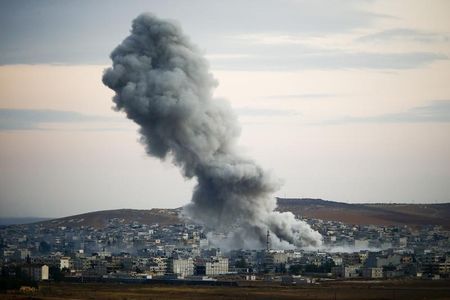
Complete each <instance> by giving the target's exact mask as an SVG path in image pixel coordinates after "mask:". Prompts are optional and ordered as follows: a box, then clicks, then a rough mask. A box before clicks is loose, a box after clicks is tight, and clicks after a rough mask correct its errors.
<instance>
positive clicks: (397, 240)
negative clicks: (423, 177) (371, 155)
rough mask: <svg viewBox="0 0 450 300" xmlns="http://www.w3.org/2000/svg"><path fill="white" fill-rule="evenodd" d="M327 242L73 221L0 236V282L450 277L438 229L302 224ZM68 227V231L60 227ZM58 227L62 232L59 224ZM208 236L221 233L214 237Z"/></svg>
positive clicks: (16, 228) (447, 237)
mask: <svg viewBox="0 0 450 300" xmlns="http://www.w3.org/2000/svg"><path fill="white" fill-rule="evenodd" d="M304 220H305V221H307V222H308V223H309V224H310V225H311V226H312V227H313V228H314V229H316V230H318V231H319V232H320V233H321V234H322V235H323V238H324V246H323V247H322V248H321V249H318V250H317V249H316V250H302V249H290V250H281V249H273V248H272V247H271V238H272V237H271V236H270V234H269V233H268V235H267V245H266V247H265V248H264V249H238V250H221V249H219V248H218V247H217V246H215V245H213V244H211V243H210V241H209V237H210V236H211V233H210V234H207V233H206V232H205V230H204V228H203V227H202V226H199V225H195V224H185V223H180V224H157V223H155V224H152V225H148V224H142V223H139V222H138V221H134V222H126V221H125V220H124V219H120V218H109V219H108V223H107V224H106V225H105V226H103V227H102V228H96V227H94V226H79V225H78V224H79V223H80V222H82V219H77V218H76V217H74V218H73V219H70V220H69V222H65V223H64V224H59V221H58V220H52V221H47V222H41V223H34V224H28V225H13V226H7V227H4V228H1V229H0V257H1V274H2V278H18V277H21V278H23V277H25V278H28V279H30V280H32V281H34V282H39V281H47V280H48V281H71V282H99V281H100V282H101V281H110V282H116V281H117V282H135V283H139V282H168V281H171V282H181V281H182V282H185V283H186V282H189V283H193V284H195V283H197V284H211V285H219V284H252V283H254V284H256V283H257V282H262V281H263V282H266V283H269V282H270V283H279V284H287V285H300V284H314V283H320V282H321V281H330V280H349V279H352V280H357V279H364V280H370V279H377V280H383V279H391V278H415V279H422V280H439V279H445V278H449V275H450V252H449V249H450V232H449V231H447V230H445V229H444V228H443V227H442V226H422V227H421V228H411V227H407V226H375V225H365V226H362V225H359V226H358V225H348V224H344V223H341V222H336V221H323V220H318V219H304ZM67 224H72V225H67ZM63 225H64V226H63ZM214 234H215V239H214V240H216V239H217V238H220V236H221V235H223V233H214Z"/></svg>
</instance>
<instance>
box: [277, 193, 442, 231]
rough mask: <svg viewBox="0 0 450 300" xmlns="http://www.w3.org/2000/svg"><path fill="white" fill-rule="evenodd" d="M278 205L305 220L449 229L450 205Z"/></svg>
mask: <svg viewBox="0 0 450 300" xmlns="http://www.w3.org/2000/svg"><path fill="white" fill-rule="evenodd" d="M277 203H278V209H279V210H280V211H291V212H293V213H294V214H295V215H299V216H303V217H306V218H315V219H322V220H333V221H340V222H344V223H348V224H361V225H362V224H374V225H409V226H421V225H442V226H444V227H446V228H449V229H450V203H442V204H399V203H394V204H387V203H377V204H349V203H342V202H334V201H327V200H322V199H309V198H298V199H292V198H277Z"/></svg>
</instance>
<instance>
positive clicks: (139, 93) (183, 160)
mask: <svg viewBox="0 0 450 300" xmlns="http://www.w3.org/2000/svg"><path fill="white" fill-rule="evenodd" d="M111 59H112V61H113V66H112V68H108V69H107V70H106V71H105V73H104V76H103V82H104V84H105V85H107V86H108V87H109V88H111V89H112V90H114V91H115V93H116V94H115V96H114V97H113V101H114V103H115V105H116V109H117V110H122V111H125V112H126V114H127V116H128V118H130V119H131V120H133V121H134V122H136V123H137V124H139V126H140V130H139V131H140V133H141V135H142V138H141V139H142V142H143V144H144V145H145V147H146V150H147V152H148V154H150V155H152V156H156V157H158V158H160V159H165V158H167V157H171V158H172V159H173V162H174V164H175V165H177V166H178V167H180V169H181V171H182V173H183V175H184V176H185V177H187V178H195V179H196V180H197V185H196V187H195V190H194V193H193V195H192V201H191V203H190V204H188V205H187V206H185V210H184V211H185V213H186V214H187V216H189V217H190V218H191V219H193V220H196V221H199V222H201V223H203V224H204V225H205V226H206V227H207V228H209V229H215V230H222V231H223V230H228V232H231V233H230V235H229V238H228V240H227V243H228V246H229V247H238V248H241V247H261V246H262V245H264V243H265V234H266V230H270V231H271V233H272V236H273V237H274V238H273V239H272V243H273V244H274V246H278V247H288V246H292V245H295V246H319V245H320V244H321V236H320V234H319V233H317V232H316V231H314V230H312V229H311V228H310V227H309V226H308V225H307V224H306V223H305V222H302V221H299V220H296V219H295V217H294V215H293V214H291V213H279V212H274V209H275V207H276V202H275V199H274V198H273V197H272V196H271V194H272V193H273V192H275V191H276V190H277V188H278V184H277V182H276V181H274V180H273V179H272V178H271V177H270V176H269V175H268V174H267V173H266V172H264V170H262V169H261V168H260V167H259V166H258V165H257V164H255V162H253V161H252V160H251V159H248V158H245V157H243V156H242V155H240V154H239V153H238V151H237V148H236V141H237V138H238V136H239V134H240V128H239V126H238V122H237V119H236V116H235V115H234V113H233V111H232V110H231V107H230V105H229V104H228V102H226V101H223V100H220V99H213V98H212V91H213V89H214V88H215V87H216V85H217V81H216V80H215V79H214V78H213V76H212V74H211V73H210V72H209V67H208V63H207V61H206V60H205V58H204V57H203V56H202V54H201V53H200V51H199V50H198V49H197V48H196V47H195V46H194V45H193V44H191V42H190V40H189V38H188V37H187V36H185V35H184V34H183V33H182V31H181V28H180V27H179V26H178V25H177V24H176V23H174V22H171V21H167V20H161V19H158V18H156V17H155V16H153V15H151V14H142V15H140V16H139V17H137V18H136V19H135V20H134V21H133V26H132V30H131V34H130V35H129V36H128V37H127V38H126V39H125V40H124V41H123V42H122V43H121V44H120V45H119V46H117V48H116V49H114V51H113V52H112V53H111Z"/></svg>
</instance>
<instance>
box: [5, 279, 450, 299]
mask: <svg viewBox="0 0 450 300" xmlns="http://www.w3.org/2000/svg"><path fill="white" fill-rule="evenodd" d="M0 299H67V300H68V299H101V300H102V299H104V300H106V299H110V300H116V299H117V300H125V299H155V300H156V299H158V300H160V299H205V300H206V299H317V300H322V299H323V300H325V299H355V300H356V299H358V300H364V299H408V300H416V299H417V300H419V299H436V300H438V299H450V281H433V282H432V281H381V282H361V281H359V282H355V281H349V282H342V281H341V282H332V283H326V284H325V283H322V284H319V285H314V286H311V285H308V286H299V287H286V286H270V287H269V286H264V285H261V286H254V287H213V286H184V285H180V286H171V285H148V284H140V285H131V284H100V283H96V284H86V283H84V284H80V283H76V284H74V283H58V284H56V283H51V284H45V285H41V287H40V288H39V291H37V292H35V293H31V294H19V293H18V292H17V293H8V294H3V295H2V294H0Z"/></svg>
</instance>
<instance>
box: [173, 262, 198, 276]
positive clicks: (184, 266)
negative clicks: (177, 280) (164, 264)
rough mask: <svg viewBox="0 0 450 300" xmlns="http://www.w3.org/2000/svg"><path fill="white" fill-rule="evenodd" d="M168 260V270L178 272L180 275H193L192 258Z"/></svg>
mask: <svg viewBox="0 0 450 300" xmlns="http://www.w3.org/2000/svg"><path fill="white" fill-rule="evenodd" d="M169 262H170V263H169V267H168V269H169V272H172V273H174V274H178V275H180V276H182V277H186V276H190V275H194V261H193V260H192V258H188V259H171V260H170V261H169Z"/></svg>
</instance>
